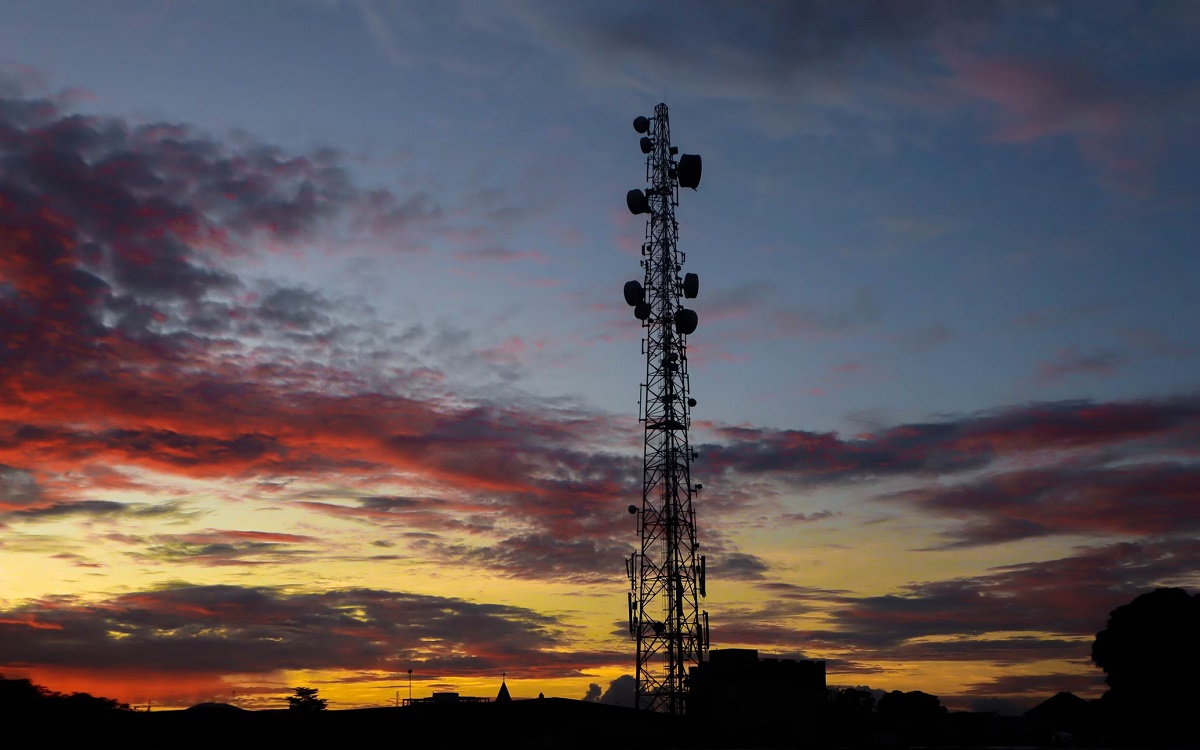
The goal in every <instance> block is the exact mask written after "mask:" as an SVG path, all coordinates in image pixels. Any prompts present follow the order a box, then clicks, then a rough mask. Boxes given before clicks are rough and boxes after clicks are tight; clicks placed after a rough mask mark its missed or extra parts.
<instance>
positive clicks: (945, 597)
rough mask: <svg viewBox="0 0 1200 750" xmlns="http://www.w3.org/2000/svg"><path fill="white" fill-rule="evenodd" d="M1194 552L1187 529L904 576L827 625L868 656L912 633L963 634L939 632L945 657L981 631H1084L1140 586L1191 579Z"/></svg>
mask: <svg viewBox="0 0 1200 750" xmlns="http://www.w3.org/2000/svg"><path fill="white" fill-rule="evenodd" d="M1197 552H1200V544H1198V543H1197V542H1195V541H1194V540H1192V539H1186V538H1185V539H1179V540H1162V541H1144V542H1119V543H1114V544H1106V545H1101V546H1096V547H1085V548H1082V549H1080V550H1079V551H1078V552H1077V553H1076V554H1074V555H1071V556H1069V557H1063V558H1059V559H1055V560H1046V561H1039V562H1030V563H1021V564H1016V565H1006V566H1001V567H997V568H993V569H992V570H991V571H990V572H988V573H987V574H984V575H980V576H970V577H963V578H953V579H947V580H942V581H931V582H927V583H919V584H913V585H911V586H909V587H907V590H906V591H904V592H903V593H900V594H890V595H886V596H875V597H865V598H861V599H858V600H856V601H855V602H853V603H851V604H850V605H848V606H846V607H843V608H840V609H838V610H836V611H835V612H834V613H833V616H832V622H833V623H834V624H835V625H836V628H835V629H834V631H833V632H834V633H835V634H836V636H835V637H837V638H840V639H842V640H843V642H844V643H846V644H853V645H855V646H856V647H858V648H863V649H871V650H873V651H874V652H875V653H876V654H878V655H879V657H877V658H882V656H883V655H884V654H901V653H902V652H903V648H902V647H904V645H905V644H908V643H911V642H913V641H914V639H919V638H929V637H939V638H942V639H962V640H942V641H940V642H939V644H938V647H937V648H938V650H939V651H940V652H941V653H942V654H943V655H944V656H945V658H955V659H967V660H970V659H973V658H975V655H976V654H977V653H978V651H979V649H981V648H992V647H994V646H995V645H996V644H994V643H987V642H980V641H978V640H977V639H978V638H980V637H983V636H987V635H988V634H996V633H1037V634H1051V635H1057V636H1060V637H1066V636H1071V637H1080V636H1082V637H1085V638H1086V637H1091V636H1093V635H1094V634H1095V633H1096V632H1097V631H1098V630H1100V629H1101V628H1102V627H1103V625H1104V622H1105V618H1106V617H1107V613H1108V612H1109V611H1111V610H1112V609H1113V608H1115V607H1116V606H1119V605H1120V604H1123V603H1125V602H1127V601H1130V600H1132V599H1133V598H1134V597H1135V596H1136V595H1138V594H1139V593H1143V592H1144V591H1146V590H1148V589H1152V588H1155V587H1156V586H1158V585H1166V584H1170V583H1172V582H1178V581H1193V582H1194V581H1195V580H1196V576H1197V570H1196V568H1195V565H1194V562H1193V561H1194V560H1195V559H1196V558H1195V554H1196V553H1197ZM1068 643H1069V642H1068ZM1028 645H1030V644H1028V643H1025V644H1024V645H1023V646H1022V648H1025V647H1026V646H1028ZM959 646H961V648H959ZM922 648H925V647H922ZM1038 648H1039V649H1040V648H1041V647H1038ZM897 649H899V650H897ZM858 655H859V657H860V658H863V654H862V653H860V654H858ZM926 655H927V654H926ZM1060 656H1061V657H1063V658H1083V657H1085V656H1086V648H1082V647H1080V646H1078V645H1075V646H1069V647H1068V646H1064V648H1063V651H1062V653H1061V654H1060ZM1043 658H1048V655H1044V657H1043Z"/></svg>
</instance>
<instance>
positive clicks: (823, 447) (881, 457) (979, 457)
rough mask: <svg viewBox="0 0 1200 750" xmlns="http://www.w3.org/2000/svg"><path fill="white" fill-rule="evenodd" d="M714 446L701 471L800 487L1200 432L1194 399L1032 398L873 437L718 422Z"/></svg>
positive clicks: (1114, 449) (1176, 442)
mask: <svg viewBox="0 0 1200 750" xmlns="http://www.w3.org/2000/svg"><path fill="white" fill-rule="evenodd" d="M717 434H718V436H719V437H720V438H722V439H723V442H721V443H710V444H703V445H698V446H697V450H698V451H700V453H701V455H702V456H703V457H704V468H705V469H706V470H707V471H709V472H715V473H717V474H719V475H721V476H722V477H723V478H724V479H725V480H727V481H731V482H732V481H734V480H735V479H736V478H737V477H739V476H744V475H751V474H758V475H767V476H770V477H774V478H777V479H780V480H783V481H788V482H791V483H794V484H797V485H801V486H803V485H817V484H829V483H839V482H840V483H849V482H862V481H877V480H881V479H886V478H890V477H896V476H906V475H907V476H915V477H933V476H937V475H953V474H958V473H965V472H970V471H975V470H979V469H985V468H988V467H989V466H992V465H993V464H994V463H996V462H997V461H1000V460H1002V459H1007V458H1011V457H1014V456H1020V455H1027V454H1036V453H1045V452H1048V451H1061V452H1067V451H1094V452H1098V453H1101V452H1104V451H1108V452H1111V453H1101V455H1102V456H1103V457H1106V458H1108V459H1110V460H1111V459H1113V458H1115V457H1117V456H1119V457H1121V458H1123V459H1128V458H1131V457H1137V456H1141V455H1144V454H1150V453H1157V454H1162V453H1164V452H1165V453H1172V452H1174V453H1186V451H1187V450H1188V446H1190V445H1191V444H1192V441H1194V440H1195V439H1196V437H1197V436H1200V398H1197V397H1196V396H1194V395H1188V396H1180V397H1175V398H1167V399H1160V400H1153V401H1128V402H1107V403H1105V402H1091V401H1060V402H1048V403H1035V404H1030V405H1026V406H1018V407H1014V408H1008V409H1000V410H995V411H990V412H982V413H978V414H972V415H965V416H961V417H957V418H954V417H948V418H945V419H943V420H941V421H931V422H919V423H908V424H901V425H897V426H894V427H890V428H887V429H884V430H881V431H879V432H877V433H873V434H864V435H859V436H856V437H853V438H844V437H842V436H840V435H838V434H837V433H814V432H805V431H802V430H770V429H759V428H743V427H724V428H719V429H718V431H717Z"/></svg>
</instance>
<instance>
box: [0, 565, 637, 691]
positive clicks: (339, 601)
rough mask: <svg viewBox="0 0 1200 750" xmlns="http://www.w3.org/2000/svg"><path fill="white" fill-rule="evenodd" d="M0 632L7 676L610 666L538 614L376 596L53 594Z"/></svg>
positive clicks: (6, 619)
mask: <svg viewBox="0 0 1200 750" xmlns="http://www.w3.org/2000/svg"><path fill="white" fill-rule="evenodd" d="M0 633H2V634H3V638H0V668H3V669H4V671H6V672H10V671H12V670H13V668H19V669H20V670H21V671H22V672H26V673H29V672H31V673H33V674H35V675H36V674H40V673H43V672H44V673H47V674H53V673H54V672H55V671H56V670H65V671H71V672H77V673H78V672H86V673H92V674H95V675H105V674H110V673H111V674H114V675H119V674H123V675H130V674H137V675H142V676H144V677H145V679H147V680H148V681H150V682H164V681H169V680H170V678H171V677H175V676H177V677H179V678H180V679H181V680H184V681H186V680H188V679H200V678H201V677H202V676H205V675H207V676H209V678H208V679H210V680H212V681H214V682H215V681H217V680H218V679H219V678H220V676H222V675H226V674H260V675H268V674H270V673H274V672H277V671H280V670H298V669H306V670H307V669H316V670H373V671H377V672H381V673H386V674H388V675H389V677H388V679H392V680H395V679H397V675H399V674H400V673H402V672H404V671H405V670H406V669H408V668H415V669H418V670H419V671H420V672H421V673H422V674H425V675H436V676H438V677H439V678H445V677H452V676H461V675H474V674H479V673H480V672H483V671H495V670H496V669H502V668H505V667H513V666H516V665H520V668H521V669H522V670H524V671H525V672H531V673H533V674H536V675H538V676H540V677H543V678H548V677H553V676H559V677H562V676H570V675H575V674H579V672H580V670H581V669H586V668H590V667H593V666H597V665H604V664H608V663H610V662H611V661H612V660H613V659H614V655H612V654H604V653H602V652H593V653H588V652H581V653H577V654H571V655H567V654H563V653H559V651H558V647H559V645H560V643H561V628H560V623H559V622H558V621H557V620H556V619H555V618H553V617H550V616H547V615H542V614H538V613H536V612H533V611H532V610H528V609H524V608H520V607H512V606H506V605H497V604H484V603H474V602H468V601H465V600H462V599H457V598H453V597H443V596H431V595H421V594H410V593H404V592H397V591H382V590H378V589H333V590H328V591H323V592H319V593H308V592H301V591H296V590H287V589H282V588H273V587H256V586H232V585H218V586H192V585H185V584H172V585H169V586H164V587H160V588H156V589H151V590H146V591H136V592H130V593H125V594H120V595H115V596H113V597H111V598H108V599H102V600H98V601H91V600H88V601H84V600H82V599H78V598H75V597H72V596H56V597H49V598H44V599H41V600H36V601H29V602H25V603H21V604H15V605H10V606H9V607H8V609H6V610H4V611H2V612H0ZM123 697H126V698H128V699H135V700H136V699H139V698H140V697H141V696H140V695H138V696H134V695H129V696H123ZM159 699H160V700H161V699H162V698H159Z"/></svg>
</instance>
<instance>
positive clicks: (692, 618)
mask: <svg viewBox="0 0 1200 750" xmlns="http://www.w3.org/2000/svg"><path fill="white" fill-rule="evenodd" d="M633 127H634V130H636V131H637V132H639V133H642V134H643V136H642V138H641V149H642V153H644V154H646V181H647V182H648V183H650V184H649V187H647V188H645V189H640V190H630V191H629V193H628V194H627V195H626V205H627V206H628V207H629V210H630V211H631V212H632V213H633V214H634V215H640V214H648V218H647V219H646V234H645V239H644V241H643V243H642V260H641V266H642V268H643V270H644V278H643V280H642V281H641V282H638V281H630V282H628V283H626V284H625V290H624V292H625V301H626V302H627V303H628V304H629V305H630V306H631V307H632V308H633V313H634V317H636V318H637V319H638V320H640V321H641V322H642V327H643V329H644V330H645V336H644V338H643V339H642V350H643V353H644V354H645V355H646V376H645V380H644V382H643V383H642V384H641V396H640V398H639V399H638V410H639V414H638V418H639V421H640V422H641V423H642V425H643V427H644V431H645V445H644V450H643V465H642V500H641V505H640V506H638V505H630V506H629V512H630V513H631V514H632V515H634V516H636V518H637V530H638V536H639V546H638V549H637V551H635V552H634V553H633V554H632V555H631V556H630V559H629V560H627V561H626V572H627V573H628V575H629V582H630V589H631V590H630V593H629V632H630V635H631V636H632V637H633V638H634V639H635V640H636V642H637V671H636V673H635V681H636V688H635V690H636V698H635V706H636V707H637V708H639V709H649V710H654V711H663V712H666V713H671V714H683V713H685V712H686V710H687V694H688V682H687V680H688V669H689V667H691V666H693V665H698V664H700V662H701V661H702V660H703V655H704V653H705V652H706V651H707V649H708V613H707V612H702V611H701V610H700V604H699V600H700V597H703V596H704V595H705V575H704V567H705V566H704V556H703V555H699V556H698V555H697V554H696V550H697V549H698V548H699V544H697V542H696V511H695V507H694V505H693V500H694V499H695V498H696V495H697V493H698V492H699V491H700V489H701V486H700V485H699V484H697V485H693V484H692V461H693V460H694V459H696V458H697V456H696V454H695V453H693V452H692V448H691V444H690V442H689V439H688V428H689V426H690V424H691V409H692V408H693V407H695V406H696V400H695V399H693V398H692V397H691V395H690V383H689V380H688V360H687V337H688V336H690V335H691V334H692V333H694V332H695V330H696V325H697V322H698V321H697V317H696V313H695V311H693V310H691V309H689V308H686V307H684V306H683V299H685V298H686V299H691V298H694V297H696V295H697V294H698V293H699V289H700V280H699V277H698V276H697V275H696V274H694V273H687V274H683V275H681V272H682V270H683V264H684V262H685V261H686V260H687V257H686V254H685V253H682V252H680V251H679V249H678V239H679V225H678V224H677V223H676V221H675V208H676V207H677V206H678V205H679V189H680V188H692V189H695V188H696V187H697V186H698V185H699V184H700V172H701V160H700V157H699V156H696V155H694V154H683V155H679V149H677V148H675V147H674V146H672V145H671V128H670V123H669V122H668V119H667V105H666V104H659V105H658V106H657V107H655V108H654V116H653V117H651V118H646V117H638V118H636V119H635V120H634V121H633ZM676 156H678V159H676Z"/></svg>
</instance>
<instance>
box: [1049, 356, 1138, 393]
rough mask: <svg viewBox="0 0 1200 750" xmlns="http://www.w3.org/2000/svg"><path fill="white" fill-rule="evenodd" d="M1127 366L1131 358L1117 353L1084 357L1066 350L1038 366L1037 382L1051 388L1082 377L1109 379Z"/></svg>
mask: <svg viewBox="0 0 1200 750" xmlns="http://www.w3.org/2000/svg"><path fill="white" fill-rule="evenodd" d="M1127 364H1129V358H1128V357H1126V356H1125V355H1123V354H1121V353H1119V352H1115V351H1103V352H1095V353H1093V354H1087V355H1084V354H1080V353H1079V352H1077V351H1075V350H1074V349H1064V350H1063V351H1060V352H1058V354H1057V355H1056V356H1055V357H1054V359H1053V360H1051V361H1049V362H1044V363H1042V364H1041V365H1039V366H1038V373H1037V379H1036V382H1037V384H1038V385H1041V386H1050V385H1058V384H1059V383H1061V382H1062V381H1064V380H1068V379H1071V378H1075V377H1080V376H1090V377H1098V378H1108V377H1110V376H1112V374H1113V373H1115V372H1116V371H1117V370H1118V369H1120V368H1121V367H1124V366H1125V365H1127Z"/></svg>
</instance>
